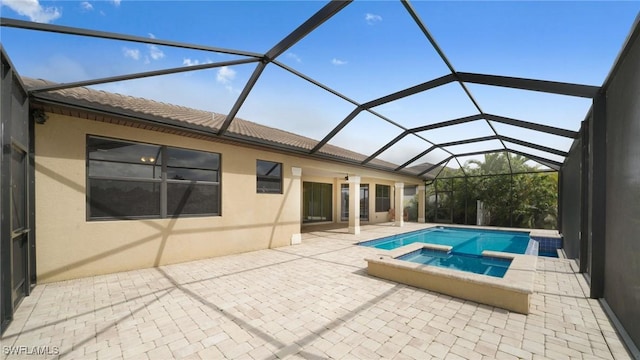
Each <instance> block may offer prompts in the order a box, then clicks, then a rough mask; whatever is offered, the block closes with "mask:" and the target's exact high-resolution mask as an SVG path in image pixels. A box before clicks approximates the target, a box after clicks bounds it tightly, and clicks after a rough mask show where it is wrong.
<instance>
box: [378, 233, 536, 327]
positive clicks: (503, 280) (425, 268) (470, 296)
mask: <svg viewBox="0 0 640 360" xmlns="http://www.w3.org/2000/svg"><path fill="white" fill-rule="evenodd" d="M366 260H367V263H368V265H367V272H368V273H369V275H373V276H376V277H379V278H383V279H387V280H392V281H396V282H399V283H403V284H407V285H411V286H415V287H419V288H423V289H427V290H432V291H435V292H439V293H442V294H446V295H450V296H455V297H459V298H462V299H466V300H472V301H475V302H478V303H482V304H486V305H491V306H496V307H500V308H503V309H507V310H511V311H515V312H519V313H522V314H528V313H529V298H530V296H531V294H532V293H533V286H534V280H535V274H536V262H537V258H536V257H535V256H531V255H519V254H512V253H503V252H496V251H488V250H485V251H483V252H482V255H481V256H478V255H476V256H469V255H468V254H455V253H451V247H450V246H442V245H434V244H425V243H413V244H410V245H406V246H403V247H400V248H398V249H395V250H393V251H388V252H386V253H384V254H380V255H377V256H376V257H373V258H367V259H366Z"/></svg>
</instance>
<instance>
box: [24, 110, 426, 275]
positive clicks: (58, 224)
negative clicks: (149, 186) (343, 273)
mask: <svg viewBox="0 0 640 360" xmlns="http://www.w3.org/2000/svg"><path fill="white" fill-rule="evenodd" d="M48 115H49V118H48V120H47V121H46V123H45V124H43V125H37V126H36V128H35V132H36V134H35V135H36V136H35V143H36V146H35V148H36V159H35V162H36V191H35V192H36V194H35V198H36V241H37V254H36V255H37V261H36V262H37V276H38V282H39V283H46V282H51V281H58V280H64V279H71V278H79V277H86V276H92V275H97V274H107V273H113V272H118V271H126V270H131V269H139V268H147V267H154V266H160V265H164V264H171V263H178V262H184V261H190V260H196V259H202V258H208V257H215V256H221V255H228V254H233V253H239V252H246V251H252V250H257V249H265V248H273V247H280V246H287V245H289V244H290V243H291V239H292V236H294V235H296V234H299V233H300V227H301V224H302V221H301V218H302V210H301V209H302V199H301V197H302V181H318V180H322V182H331V183H333V184H334V187H333V191H334V198H335V199H336V200H334V201H335V202H334V205H333V208H334V219H333V221H334V222H337V221H340V216H339V215H340V213H339V205H338V204H339V199H340V198H339V192H340V186H339V184H340V183H341V182H342V181H341V179H344V176H345V174H358V175H360V176H362V177H363V180H364V179H366V182H367V183H369V184H371V185H370V187H371V193H370V201H371V204H370V206H371V208H370V209H371V210H370V211H371V214H372V217H371V222H372V223H373V222H380V221H387V219H386V217H382V216H380V217H377V216H373V215H374V214H375V191H374V190H375V184H376V183H384V184H393V182H394V181H407V182H411V183H413V184H416V183H417V182H418V179H417V178H412V177H406V178H403V177H400V176H396V175H394V174H391V173H386V172H379V171H375V170H369V169H364V168H357V167H351V166H348V165H344V164H341V163H334V162H329V161H318V160H315V159H309V158H303V157H298V156H292V155H287V154H282V153H278V152H272V151H262V150H258V149H255V148H249V147H244V146H238V145H232V144H226V143H220V142H214V141H207V140H198V139H193V138H187V137H183V136H178V135H173V134H167V133H161V132H154V131H149V130H143V129H139V128H132V127H125V126H120V125H113V124H109V123H103V122H97V121H89V120H84V119H78V118H73V117H68V116H63V115H57V114H48ZM87 135H98V136H105V137H112V138H117V139H124V140H132V141H139V142H147V143H153V144H159V145H168V146H175V147H182V148H189V149H196V150H204V151H212V152H217V153H220V154H221V216H207V217H190V218H186V217H185V218H171V219H154V220H110V221H87V217H86V211H87V209H86V160H85V158H86V137H87ZM257 159H260V160H269V161H276V162H281V163H282V164H283V193H282V194H259V193H257V192H256V160H257ZM293 167H298V168H302V179H300V178H299V177H294V176H292V168H293ZM363 183H365V181H363Z"/></svg>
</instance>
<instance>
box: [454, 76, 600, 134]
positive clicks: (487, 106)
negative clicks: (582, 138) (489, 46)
mask: <svg viewBox="0 0 640 360" xmlns="http://www.w3.org/2000/svg"><path fill="white" fill-rule="evenodd" d="M467 86H468V87H469V89H470V90H471V92H472V93H473V95H474V97H475V98H476V99H477V100H478V101H479V102H480V103H481V104H482V110H484V112H485V113H488V114H499V115H500V116H504V117H509V118H514V119H518V120H524V121H529V122H535V123H537V124H543V125H549V126H554V127H559V128H563V129H567V130H572V131H578V130H579V129H580V122H581V121H582V120H584V117H585V114H586V113H587V112H588V111H589V108H590V107H591V104H592V99H586V98H580V97H575V96H566V95H556V94H549V93H543V92H539V91H527V90H519V89H511V88H504V87H498V86H488V85H477V84H468V85H467Z"/></svg>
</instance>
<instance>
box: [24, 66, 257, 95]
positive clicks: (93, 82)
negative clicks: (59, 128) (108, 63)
mask: <svg viewBox="0 0 640 360" xmlns="http://www.w3.org/2000/svg"><path fill="white" fill-rule="evenodd" d="M257 61H259V60H258V59H253V58H250V59H240V60H231V61H222V62H217V63H211V64H200V65H193V66H181V67H177V68H171V69H164V70H155V71H147V72H139V73H134V74H129V75H119V76H111V77H106V78H98V79H92V80H85V81H76V82H71V83H62V84H55V85H46V86H39V87H34V88H31V89H29V93H30V94H35V93H39V92H47V91H54V90H64V89H70V88H75V87H82V86H91V85H98V84H106V83H111V82H116V81H125V80H134V79H141V78H145V77H152V76H160V75H169V74H177V73H181V72H187V71H198V70H205V69H213V68H217V67H223V66H232V65H243V64H251V63H255V62H257Z"/></svg>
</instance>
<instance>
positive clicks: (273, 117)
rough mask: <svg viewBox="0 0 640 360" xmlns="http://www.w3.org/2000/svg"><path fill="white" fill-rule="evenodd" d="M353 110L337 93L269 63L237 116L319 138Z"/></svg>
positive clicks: (353, 107) (352, 106)
mask: <svg viewBox="0 0 640 360" xmlns="http://www.w3.org/2000/svg"><path fill="white" fill-rule="evenodd" d="M238 93H239V91H238V92H236V96H237V95H238ZM353 109H355V106H354V105H353V104H351V103H349V102H347V101H345V100H343V99H341V98H339V97H338V96H335V95H333V94H331V93H329V92H327V91H325V90H323V89H322V88H320V87H317V86H315V85H313V84H311V83H310V82H308V81H306V80H304V79H302V78H300V77H298V76H296V75H294V74H292V73H290V72H288V71H286V70H283V69H282V68H280V67H278V66H275V65H269V66H267V67H266V69H265V70H264V71H263V72H262V75H261V76H260V81H259V82H258V83H257V84H256V85H255V87H254V88H253V90H252V91H251V93H250V94H249V96H248V97H247V99H246V101H245V102H244V104H243V106H242V108H241V109H240V111H239V112H238V117H240V118H242V119H247V120H251V121H252V122H256V123H258V124H261V125H266V126H270V127H275V128H277V129H281V130H286V131H290V132H293V133H295V134H299V135H302V136H306V137H309V138H311V139H315V140H320V139H322V138H324V137H325V136H326V135H327V134H328V133H329V132H330V131H331V130H332V129H333V128H334V127H335V126H336V125H337V124H338V123H339V122H341V121H342V120H343V119H344V118H345V117H346V116H347V115H349V113H351V111H353Z"/></svg>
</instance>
